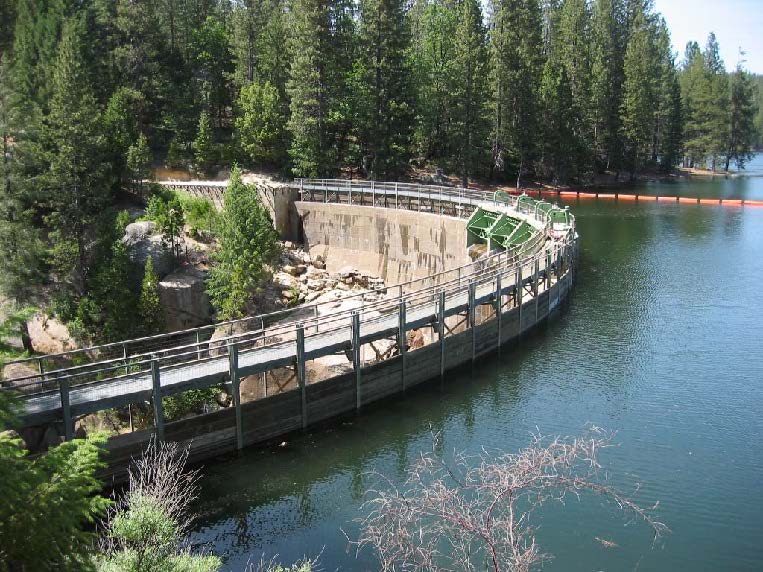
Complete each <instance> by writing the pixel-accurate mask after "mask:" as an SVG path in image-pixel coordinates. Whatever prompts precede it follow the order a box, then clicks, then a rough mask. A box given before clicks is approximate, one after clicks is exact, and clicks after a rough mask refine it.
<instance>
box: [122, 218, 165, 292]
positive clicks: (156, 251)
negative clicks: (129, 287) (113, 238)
mask: <svg viewBox="0 0 763 572" xmlns="http://www.w3.org/2000/svg"><path fill="white" fill-rule="evenodd" d="M122 242H123V243H124V244H125V245H127V246H128V247H129V248H130V260H132V261H133V262H134V263H135V264H137V265H138V266H140V267H141V268H143V267H144V266H145V265H146V260H148V258H149V257H151V258H152V259H153V261H154V271H155V272H156V274H157V275H158V276H159V277H160V278H162V277H164V276H166V275H167V274H169V273H170V272H172V269H173V267H174V265H175V262H174V260H173V259H172V255H171V254H170V253H169V252H168V251H167V249H166V248H165V247H164V245H163V244H162V236H161V234H158V230H157V228H156V223H154V222H153V221H150V220H142V221H138V222H133V223H130V224H128V225H127V227H126V228H125V234H124V236H123V237H122Z"/></svg>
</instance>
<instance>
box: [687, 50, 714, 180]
mask: <svg viewBox="0 0 763 572" xmlns="http://www.w3.org/2000/svg"><path fill="white" fill-rule="evenodd" d="M707 80H708V78H707V76H706V74H705V61H704V56H703V55H702V51H701V50H700V48H699V44H697V42H689V43H688V44H687V46H686V50H685V52H684V60H683V64H682V69H681V75H680V83H681V101H682V115H683V120H684V135H683V139H684V149H685V159H684V166H685V167H694V166H695V165H696V164H702V163H704V161H705V157H706V156H707V154H708V145H709V143H708V140H707V135H706V133H705V124H704V120H703V109H702V106H701V97H700V94H701V93H703V92H706V91H707V90H708V87H707Z"/></svg>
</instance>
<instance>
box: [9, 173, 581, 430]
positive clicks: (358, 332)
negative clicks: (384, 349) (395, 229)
mask: <svg viewBox="0 0 763 572" xmlns="http://www.w3.org/2000/svg"><path fill="white" fill-rule="evenodd" d="M294 185H295V187H297V188H298V189H299V191H300V193H301V198H302V200H313V201H321V202H336V203H345V204H348V203H349V204H360V205H366V206H375V207H377V208H383V207H385V206H386V207H387V208H403V209H410V210H421V211H425V212H435V213H437V212H439V213H441V214H442V215H443V216H460V217H467V216H469V215H470V214H471V212H473V210H474V209H475V208H476V207H477V206H489V207H490V208H493V209H495V208H497V209H499V210H502V211H504V212H505V213H506V214H509V215H511V216H515V217H518V218H522V219H523V220H527V221H529V222H531V223H532V224H533V225H534V226H535V227H536V228H537V232H536V234H535V236H534V237H533V238H532V239H531V240H529V241H528V242H527V243H525V244H524V245H523V246H522V248H521V249H518V250H517V251H513V252H502V253H499V254H496V255H493V256H490V257H488V258H486V259H482V260H478V261H476V262H475V263H473V264H471V265H468V266H467V267H462V268H458V269H450V270H448V271H445V272H443V273H441V274H439V275H435V276H431V277H427V278H426V279H423V280H419V281H414V282H411V283H407V284H406V285H399V286H393V287H390V288H388V293H389V291H392V292H394V290H395V289H396V288H397V289H398V293H397V295H393V296H390V297H387V298H385V299H383V300H381V301H378V302H374V303H369V304H368V305H367V306H364V307H363V308H361V309H360V310H356V311H345V312H340V313H337V314H329V315H325V316H320V317H318V312H317V308H316V311H315V314H314V317H312V318H306V317H305V316H306V312H305V309H304V308H298V309H297V311H295V312H293V313H291V314H288V315H287V316H286V317H285V318H283V317H281V316H279V318H281V319H280V320H279V321H278V322H276V323H275V324H274V325H272V326H266V325H265V324H267V323H270V321H271V319H270V318H269V317H268V316H258V317H255V318H252V319H250V320H251V324H261V326H260V327H252V328H251V330H248V331H245V332H244V333H240V334H235V335H230V336H227V337H224V338H221V339H217V340H214V341H213V340H209V339H206V340H202V339H200V336H199V331H201V329H198V330H195V332H196V341H195V343H187V342H183V343H179V342H178V341H177V340H178V339H180V338H178V337H173V336H175V334H165V335H162V336H156V337H154V338H151V340H152V343H154V342H155V344H156V345H157V347H159V348H160V349H158V351H154V352H151V353H144V354H133V352H132V351H130V352H128V348H131V347H132V346H131V344H133V343H134V342H136V341H134V340H126V341H125V342H120V343H119V344H108V345H105V346H101V347H100V348H90V349H88V350H87V352H88V353H87V354H86V355H94V356H99V359H96V360H95V361H93V362H92V363H87V364H85V365H80V366H71V367H68V368H63V369H59V370H56V371H50V372H42V371H41V374H40V375H39V376H34V377H30V379H28V380H26V381H27V387H26V388H25V390H24V393H23V395H22V404H23V411H22V414H21V420H22V423H23V425H25V426H32V425H41V424H44V423H50V422H58V421H63V423H64V427H65V430H66V435H67V437H68V438H71V436H72V433H73V419H74V418H75V417H78V416H82V415H86V414H89V413H93V412H96V411H100V410H104V409H110V408H114V407H122V406H126V405H128V404H131V403H138V402H146V401H151V402H152V403H153V405H154V418H155V423H156V426H157V427H156V428H157V431H158V432H159V433H160V434H161V433H162V431H163V424H164V422H163V412H162V409H161V407H162V406H161V399H157V396H167V395H172V394H174V393H178V392H181V391H185V390H188V389H191V388H201V387H208V386H210V385H213V384H216V383H220V382H225V383H230V384H231V386H232V393H233V395H234V402H235V403H234V405H235V406H236V408H237V420H238V425H240V412H239V409H240V407H241V404H240V390H239V387H238V384H239V380H240V378H241V377H243V376H249V375H253V374H261V373H265V372H268V371H271V370H274V369H278V368H284V367H294V369H295V375H296V378H297V381H298V384H299V387H300V388H301V393H302V400H303V412H304V411H305V410H306V402H305V399H306V397H305V386H306V378H305V362H306V361H308V360H311V359H315V358H318V357H322V356H327V355H331V354H336V353H339V352H351V353H352V356H353V359H352V362H353V363H354V364H355V366H354V367H355V370H356V372H357V373H356V381H357V388H356V393H357V396H358V397H357V399H358V406H360V399H361V398H360V394H361V382H360V370H361V369H362V363H361V361H360V347H361V346H362V345H363V344H367V343H370V342H373V341H375V340H380V339H383V338H394V339H396V340H397V345H398V354H397V355H401V354H405V352H406V348H405V343H404V340H405V339H406V335H407V332H409V331H410V330H413V329H417V328H422V327H432V328H434V329H435V330H437V331H439V334H440V340H441V342H440V343H441V347H442V348H443V349H442V351H443V355H442V359H441V360H440V363H441V369H443V368H444V364H445V362H446V359H445V355H444V348H445V346H444V345H442V344H444V337H445V334H444V327H445V319H446V318H448V317H450V316H455V315H461V314H464V315H465V316H466V317H467V318H468V320H469V322H470V325H471V328H472V330H474V325H475V322H474V316H475V312H476V309H477V308H478V307H480V306H484V305H488V304H489V305H492V306H493V307H496V308H500V309H501V310H500V311H497V316H498V331H499V339H501V336H500V316H501V314H502V313H503V309H504V308H511V307H518V308H521V307H522V305H523V303H524V304H525V305H526V303H527V301H528V300H532V299H533V298H534V299H535V300H536V313H537V305H538V299H539V298H540V297H541V295H542V294H544V292H548V293H549V294H550V292H551V289H552V286H553V285H554V284H556V283H557V282H559V280H560V279H562V278H563V277H564V276H565V275H566V274H568V273H570V272H572V270H573V267H574V264H573V260H574V256H575V247H576V241H575V229H574V218H573V219H572V221H573V222H572V224H571V225H570V226H569V227H568V228H565V229H556V232H554V231H555V229H553V228H551V226H550V223H549V221H548V220H546V219H545V218H544V217H545V215H544V213H543V212H541V211H539V210H538V209H534V210H533V209H532V207H528V206H526V205H525V206H522V205H519V204H518V203H517V202H516V200H513V199H509V202H508V203H507V202H503V203H499V202H497V201H496V199H495V198H494V197H493V196H492V195H491V194H489V193H480V192H471V191H468V190H465V189H451V188H445V187H422V186H418V185H404V184H398V183H375V182H357V181H353V182H348V181H305V180H297V181H295V182H294ZM553 235H555V236H556V238H555V239H554V240H548V241H547V238H549V237H550V236H553ZM463 247H464V248H466V245H463ZM555 291H556V292H559V289H558V288H557V289H555ZM565 291H566V290H565ZM557 296H558V294H557ZM546 298H549V296H546ZM546 303H547V305H548V308H547V310H546V312H548V309H549V308H551V307H553V305H554V304H555V303H558V299H557V300H556V301H554V300H546ZM311 313H312V311H309V312H307V315H308V316H309V315H310V314H311ZM520 322H521V317H520ZM206 331H209V329H207V330H206ZM189 332H190V331H189ZM182 334H183V335H184V336H185V337H184V338H183V339H186V338H187V337H188V335H192V334H188V332H182ZM401 341H402V342H403V343H401ZM162 344H164V346H162ZM119 348H121V349H122V351H123V355H122V357H123V359H121V360H120V359H117V358H109V359H103V356H109V355H112V354H111V352H112V351H113V350H115V349H116V350H119ZM82 351H83V350H79V352H80V354H81V352H82ZM75 353H76V352H70V354H75ZM27 361H29V360H27ZM40 369H41V370H42V362H40ZM440 373H442V371H441V372H440ZM22 385H23V384H22ZM3 389H8V388H3ZM22 389H23V388H22ZM303 417H304V416H303ZM304 418H305V419H306V417H304ZM239 429H240V427H239ZM238 434H239V437H240V434H241V432H240V431H239V432H238ZM239 441H240V439H239Z"/></svg>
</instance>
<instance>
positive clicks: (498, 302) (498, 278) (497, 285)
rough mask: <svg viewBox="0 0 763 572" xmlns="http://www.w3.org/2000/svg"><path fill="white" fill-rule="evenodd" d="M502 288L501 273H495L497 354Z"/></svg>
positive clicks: (499, 346)
mask: <svg viewBox="0 0 763 572" xmlns="http://www.w3.org/2000/svg"><path fill="white" fill-rule="evenodd" d="M502 290H503V288H501V275H500V273H499V274H496V277H495V319H496V325H497V326H498V339H497V340H496V348H497V349H498V355H499V356H500V355H501V315H502V314H503V291H502Z"/></svg>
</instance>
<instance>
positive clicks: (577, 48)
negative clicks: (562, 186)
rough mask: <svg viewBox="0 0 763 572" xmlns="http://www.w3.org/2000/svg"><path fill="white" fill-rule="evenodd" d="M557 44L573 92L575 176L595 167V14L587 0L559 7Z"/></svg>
mask: <svg viewBox="0 0 763 572" xmlns="http://www.w3.org/2000/svg"><path fill="white" fill-rule="evenodd" d="M555 43H556V44H557V45H556V46H555V48H556V51H557V52H558V58H559V61H560V63H561V65H562V66H563V68H564V72H565V76H566V78H567V81H568V83H569V89H570V92H571V94H572V100H571V102H570V103H571V107H570V113H571V115H572V121H571V122H570V127H571V128H572V130H571V132H570V134H569V135H570V137H572V139H573V141H570V142H569V143H568V145H569V151H570V152H572V153H574V154H573V155H571V160H572V161H571V162H572V170H571V172H570V173H569V174H570V176H572V177H578V176H580V175H583V174H586V173H590V172H591V171H592V170H593V156H592V153H591V148H592V146H593V139H594V127H593V121H594V119H593V113H592V110H591V108H590V105H589V104H590V100H591V83H592V75H591V74H592V57H591V47H590V46H591V43H592V32H591V14H590V13H589V9H588V4H587V2H586V0H564V2H562V5H561V8H560V10H559V24H558V30H557V33H556V38H555Z"/></svg>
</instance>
